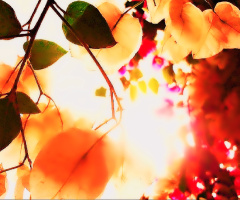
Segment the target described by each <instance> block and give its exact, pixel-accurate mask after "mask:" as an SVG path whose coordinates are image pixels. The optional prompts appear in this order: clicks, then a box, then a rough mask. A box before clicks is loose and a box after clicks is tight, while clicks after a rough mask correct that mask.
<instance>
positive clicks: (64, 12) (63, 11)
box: [53, 1, 67, 14]
mask: <svg viewBox="0 0 240 200" xmlns="http://www.w3.org/2000/svg"><path fill="white" fill-rule="evenodd" d="M53 4H54V5H55V6H56V7H57V8H58V9H59V10H60V11H61V12H62V13H63V14H67V13H66V11H65V10H63V9H62V8H61V7H60V6H59V5H58V4H57V3H56V2H55V1H54V2H53Z"/></svg>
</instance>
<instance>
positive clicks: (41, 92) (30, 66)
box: [24, 61, 63, 130]
mask: <svg viewBox="0 0 240 200" xmlns="http://www.w3.org/2000/svg"><path fill="white" fill-rule="evenodd" d="M28 67H29V68H30V69H31V71H32V74H33V76H34V79H35V81H36V84H37V86H38V89H39V92H40V95H39V97H38V100H37V102H36V104H38V103H39V101H40V98H41V96H42V95H44V96H45V97H47V98H48V99H49V102H48V105H47V106H46V108H45V109H44V111H45V110H46V109H47V108H48V106H49V103H50V101H52V102H53V104H54V106H55V107H56V109H57V112H58V116H59V118H60V122H61V128H62V130H63V120H62V116H61V113H60V111H59V109H58V106H57V104H56V103H55V101H54V100H53V99H52V97H50V96H49V95H47V94H46V93H45V92H44V91H43V89H42V87H41V84H40V82H39V80H38V77H37V75H36V73H35V71H34V69H33V67H32V65H31V63H30V62H29V61H28ZM44 111H43V112H44ZM29 117H30V114H29V115H28V117H27V119H26V122H25V125H24V129H25V128H26V125H27V121H28V119H29Z"/></svg>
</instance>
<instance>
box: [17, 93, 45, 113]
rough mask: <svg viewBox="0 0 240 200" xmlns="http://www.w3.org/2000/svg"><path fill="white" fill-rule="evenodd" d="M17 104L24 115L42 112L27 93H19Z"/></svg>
mask: <svg viewBox="0 0 240 200" xmlns="http://www.w3.org/2000/svg"><path fill="white" fill-rule="evenodd" d="M17 103H18V108H19V112H20V113H22V114H37V113H40V112H41V111H40V110H39V108H38V107H37V105H36V104H35V103H34V102H33V100H32V99H31V98H30V97H29V96H28V95H26V94H25V93H22V92H17Z"/></svg>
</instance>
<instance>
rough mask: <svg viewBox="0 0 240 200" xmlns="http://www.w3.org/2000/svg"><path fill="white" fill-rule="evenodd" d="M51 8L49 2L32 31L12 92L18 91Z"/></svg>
mask: <svg viewBox="0 0 240 200" xmlns="http://www.w3.org/2000/svg"><path fill="white" fill-rule="evenodd" d="M49 6H50V1H47V3H46V5H45V7H44V9H43V11H42V13H41V15H40V17H39V19H38V21H37V23H36V25H35V27H34V28H33V29H32V32H31V35H30V37H31V39H30V41H29V45H28V48H27V50H26V53H25V55H24V57H23V61H22V64H21V67H20V69H19V71H18V74H17V77H16V79H15V82H14V85H13V87H12V90H11V92H13V91H16V89H17V85H18V82H19V79H20V76H21V74H22V71H23V69H24V66H25V63H26V61H27V59H28V58H29V56H30V52H31V49H32V46H33V42H34V40H35V38H36V35H37V32H38V30H39V28H40V26H41V24H42V21H43V19H44V17H45V15H46V13H47V11H48V9H49Z"/></svg>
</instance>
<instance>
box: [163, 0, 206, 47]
mask: <svg viewBox="0 0 240 200" xmlns="http://www.w3.org/2000/svg"><path fill="white" fill-rule="evenodd" d="M169 15H170V17H169V18H167V19H166V26H167V29H168V31H169V32H170V33H171V35H172V36H173V38H174V40H176V42H177V43H178V44H179V45H181V46H184V47H185V48H186V49H188V50H192V49H194V48H196V45H198V43H199V40H200V38H201V37H202V34H203V32H204V28H205V26H204V17H203V13H202V11H201V10H200V9H199V8H197V7H196V6H194V5H193V4H192V3H189V2H187V3H186V0H180V1H176V0H172V1H171V3H170V10H169Z"/></svg>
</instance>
